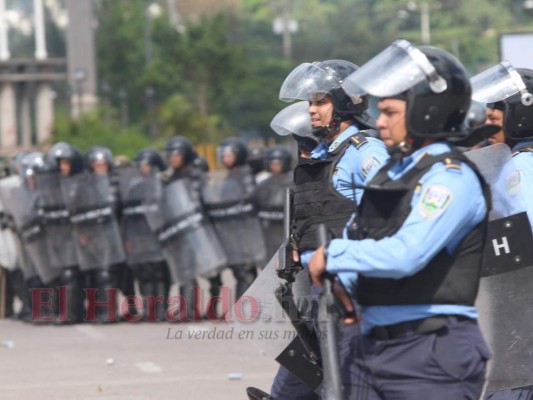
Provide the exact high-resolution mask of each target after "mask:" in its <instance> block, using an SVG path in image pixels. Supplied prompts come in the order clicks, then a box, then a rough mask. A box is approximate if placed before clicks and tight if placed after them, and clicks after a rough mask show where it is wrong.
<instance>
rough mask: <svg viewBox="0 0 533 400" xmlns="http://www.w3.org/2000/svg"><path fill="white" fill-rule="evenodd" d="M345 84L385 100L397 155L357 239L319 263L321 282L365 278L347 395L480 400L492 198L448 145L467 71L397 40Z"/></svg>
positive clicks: (383, 128)
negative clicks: (481, 314)
mask: <svg viewBox="0 0 533 400" xmlns="http://www.w3.org/2000/svg"><path fill="white" fill-rule="evenodd" d="M400 66H402V67H403V68H404V69H402V71H408V72H406V73H405V74H404V73H399V72H398V70H397V69H398V68H399V67H400ZM376 71H380V73H376ZM343 87H344V89H345V90H346V91H347V92H348V93H349V95H350V96H351V97H352V98H357V96H361V95H363V94H367V93H368V94H371V95H375V96H377V97H379V98H380V101H379V103H378V108H379V110H380V116H379V118H378V120H377V127H378V128H379V130H380V136H381V138H382V140H383V141H384V142H385V144H386V145H387V147H388V148H389V151H390V152H391V154H392V157H391V159H390V160H389V162H388V163H387V164H386V165H385V166H384V167H383V168H381V169H380V170H379V172H378V173H377V174H376V175H375V176H374V177H373V178H372V179H371V180H370V181H369V182H368V183H367V185H366V188H365V192H364V194H363V198H362V201H361V206H360V209H359V218H358V220H357V229H354V231H353V233H352V237H354V238H355V239H356V240H350V239H333V240H331V242H330V243H329V245H327V263H326V258H325V252H324V247H321V248H319V249H318V250H317V251H316V252H315V253H314V255H313V257H312V260H311V262H310V272H311V275H312V278H313V280H314V281H315V282H316V283H317V284H321V282H322V279H323V278H324V275H323V274H324V272H325V271H327V272H328V273H331V274H336V273H338V272H351V273H354V274H356V277H357V291H356V299H357V302H358V303H359V304H360V306H361V308H362V317H363V333H364V335H363V336H362V338H358V339H355V340H353V341H351V342H350V343H349V344H348V346H346V347H345V348H343V352H342V360H341V363H342V372H343V377H342V378H343V383H344V387H345V394H346V397H347V398H349V399H356V398H361V397H358V396H362V394H363V393H364V395H365V396H366V397H365V398H366V399H368V400H370V399H376V400H377V399H381V400H382V399H396V398H418V397H420V398H431V399H450V398H468V399H477V398H478V397H479V395H480V393H481V390H482V387H483V383H484V375H485V364H486V361H487V359H488V358H489V355H490V353H489V351H488V348H487V346H486V345H485V343H484V340H483V337H482V335H481V332H480V330H479V328H478V326H477V324H476V315H477V314H476V307H475V306H474V301H475V298H476V295H477V290H478V285H479V279H480V271H481V261H482V253H483V245H484V231H485V228H486V223H487V211H488V209H489V207H490V199H489V198H488V195H487V193H488V188H487V187H486V185H485V183H484V181H483V179H482V178H481V177H480V175H479V174H478V172H477V169H476V167H475V166H474V165H473V164H472V163H471V162H469V161H468V160H467V159H466V158H465V157H464V156H462V155H461V153H459V152H457V151H455V150H454V147H453V146H452V145H450V144H449V143H448V142H447V140H446V139H447V138H450V137H461V136H462V135H463V133H462V132H461V124H462V123H463V120H464V117H465V115H466V112H467V110H468V107H469V105H470V95H471V87H470V82H469V80H468V77H467V74H466V71H465V69H464V67H463V66H462V65H461V63H460V62H459V61H458V60H457V59H456V58H454V57H453V56H452V55H450V54H449V53H447V52H445V51H443V50H440V49H437V48H433V47H419V48H417V47H414V46H412V45H411V44H410V43H408V42H407V41H403V40H399V41H396V42H394V43H393V44H392V45H390V46H389V48H387V49H386V50H384V51H383V52H382V53H380V54H379V55H378V56H376V57H375V58H374V59H372V60H370V61H369V62H368V63H366V64H365V65H364V66H363V67H361V68H360V69H358V70H357V71H356V72H354V73H353V74H352V75H350V77H348V78H347V79H346V80H345V82H344V84H343ZM391 260H393V262H391Z"/></svg>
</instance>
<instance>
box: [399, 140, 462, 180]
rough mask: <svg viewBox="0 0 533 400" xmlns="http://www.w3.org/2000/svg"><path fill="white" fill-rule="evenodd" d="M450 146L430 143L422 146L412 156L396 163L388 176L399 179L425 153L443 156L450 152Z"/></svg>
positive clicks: (443, 143)
mask: <svg viewBox="0 0 533 400" xmlns="http://www.w3.org/2000/svg"><path fill="white" fill-rule="evenodd" d="M450 149H451V148H450V145H449V144H448V143H445V142H438V143H432V144H430V145H427V146H424V147H422V148H421V149H418V150H416V151H415V152H414V153H413V154H411V155H410V156H408V157H404V158H402V159H401V160H400V161H398V162H397V163H396V165H395V166H394V167H392V168H391V170H390V171H389V176H390V177H391V178H392V179H394V178H399V177H400V176H402V175H403V174H405V173H406V172H407V171H409V170H410V169H411V168H413V167H414V166H415V164H416V163H417V162H418V161H419V160H420V159H421V158H422V157H423V156H424V155H425V154H427V153H429V154H431V155H434V156H435V155H438V154H443V153H446V152H449V151H450Z"/></svg>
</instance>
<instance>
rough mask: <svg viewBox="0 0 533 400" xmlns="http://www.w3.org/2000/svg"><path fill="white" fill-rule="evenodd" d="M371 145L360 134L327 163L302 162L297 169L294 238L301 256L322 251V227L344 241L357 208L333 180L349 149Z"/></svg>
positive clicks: (346, 143)
mask: <svg viewBox="0 0 533 400" xmlns="http://www.w3.org/2000/svg"><path fill="white" fill-rule="evenodd" d="M367 142H368V141H367V139H366V137H365V135H364V134H363V133H361V132H358V133H356V134H354V135H353V136H351V137H350V138H348V139H346V140H345V141H344V142H342V143H341V144H340V145H339V146H338V147H337V148H336V149H335V151H334V152H332V153H329V154H328V158H327V159H326V160H302V161H300V163H299V164H298V165H297V166H296V168H295V169H294V190H293V207H294V212H293V224H292V238H293V240H294V242H296V243H297V246H298V250H299V251H300V252H302V251H306V250H315V249H316V248H317V247H318V238H317V228H318V225H319V224H325V225H326V227H327V230H328V232H329V234H330V236H331V237H332V238H338V237H342V230H343V229H344V227H345V226H346V223H347V222H348V220H349V219H350V217H351V216H352V214H353V213H354V212H355V211H356V210H357V205H356V203H355V200H353V201H352V200H350V199H347V198H346V197H344V196H343V195H341V194H340V193H339V192H337V191H336V190H335V189H334V188H333V185H332V177H333V174H334V173H335V167H336V166H337V163H338V162H339V160H340V159H341V158H342V156H343V155H344V153H345V152H346V149H347V148H348V146H350V145H354V146H356V147H357V148H359V147H361V146H363V145H365V144H366V143H367ZM354 190H355V188H354Z"/></svg>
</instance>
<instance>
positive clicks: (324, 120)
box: [272, 60, 389, 399]
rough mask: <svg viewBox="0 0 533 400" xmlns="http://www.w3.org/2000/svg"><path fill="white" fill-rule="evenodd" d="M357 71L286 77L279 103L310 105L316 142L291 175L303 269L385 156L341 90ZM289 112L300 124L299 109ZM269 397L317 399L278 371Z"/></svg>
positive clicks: (343, 68) (364, 100)
mask: <svg viewBox="0 0 533 400" xmlns="http://www.w3.org/2000/svg"><path fill="white" fill-rule="evenodd" d="M355 70H357V66H356V65H354V64H353V63H350V62H348V61H345V60H327V61H319V62H314V63H304V64H302V65H300V66H298V67H296V68H295V69H294V70H293V71H292V72H291V73H290V74H289V76H288V77H287V78H286V79H285V81H284V82H283V85H282V87H281V89H280V99H282V100H285V101H292V100H296V99H299V100H306V101H308V104H307V107H306V111H307V113H308V116H307V117H308V118H310V125H311V129H312V136H314V137H315V138H316V139H317V140H318V141H319V143H318V145H317V146H316V147H315V148H314V149H313V150H312V151H311V154H310V157H309V159H305V158H302V157H300V159H299V163H298V165H297V167H296V168H295V171H294V204H295V206H294V222H293V226H294V229H293V232H292V238H293V240H294V242H295V244H296V245H297V247H298V251H299V257H300V259H301V262H302V264H303V265H304V266H306V265H307V263H308V261H309V258H310V256H311V254H312V253H313V251H314V250H315V249H316V248H317V247H318V243H317V230H316V229H317V226H318V225H319V224H321V223H324V224H325V225H326V226H327V229H328V231H329V232H331V233H332V234H333V235H334V237H340V236H341V232H342V230H343V228H344V226H345V225H346V223H347V222H348V220H349V219H350V218H351V217H352V214H353V213H354V212H356V209H357V204H358V202H359V200H360V199H361V196H362V193H363V192H362V189H361V187H362V186H363V185H364V184H365V182H366V181H367V179H369V178H371V177H372V176H373V175H374V174H375V173H376V172H377V171H378V169H379V168H380V167H381V166H382V165H384V164H385V162H386V161H387V159H388V157H389V156H388V154H387V151H386V149H385V146H384V144H383V142H381V141H380V140H378V139H376V138H374V137H372V135H371V134H370V133H371V130H372V128H373V127H374V126H373V120H372V118H371V117H370V116H369V114H368V113H367V112H366V110H367V109H368V97H367V96H362V97H359V98H357V99H355V101H354V100H352V99H351V98H349V97H348V95H347V94H346V93H345V92H344V90H343V89H342V86H341V85H342V83H343V82H344V80H345V79H346V77H347V76H348V75H349V74H350V73H352V72H354V71H355ZM297 105H298V103H296V104H294V107H298V106H297ZM291 107H292V106H291ZM291 114H292V115H293V118H295V120H296V121H299V120H300V118H299V117H298V112H297V110H295V111H294V112H292V113H291ZM289 116H290V115H289ZM288 125H289V126H291V127H292V128H289V131H290V130H292V131H293V132H294V133H295V135H296V136H297V137H298V140H299V141H300V142H302V141H303V140H305V139H302V138H306V137H308V135H307V133H305V132H304V133H302V132H299V130H300V129H301V128H300V125H299V124H297V126H295V124H294V123H289V124H288ZM303 144H304V145H306V144H308V143H305V142H304V143H303ZM300 147H301V144H300ZM349 284H350V282H346V285H349ZM313 292H316V290H314V289H313ZM272 397H273V398H274V399H286V398H287V399H288V398H294V397H298V398H309V399H313V398H316V395H315V394H314V393H313V392H312V391H311V390H310V389H309V388H307V387H306V386H305V385H303V384H302V383H301V382H300V381H299V380H298V379H297V378H296V377H295V376H294V375H292V374H290V373H289V372H288V371H287V370H286V369H285V368H284V367H281V368H280V370H279V372H278V375H277V376H276V379H275V381H274V384H273V387H272Z"/></svg>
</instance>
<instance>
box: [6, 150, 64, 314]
mask: <svg viewBox="0 0 533 400" xmlns="http://www.w3.org/2000/svg"><path fill="white" fill-rule="evenodd" d="M45 168H46V166H45V162H44V158H43V154H42V153H39V152H32V153H28V154H26V155H25V156H24V157H23V158H22V159H21V164H20V178H21V179H20V180H18V179H17V177H13V178H14V180H12V181H11V182H10V183H7V182H6V183H7V184H6V186H4V185H2V186H3V187H2V199H3V202H4V204H5V205H6V207H7V209H8V211H9V212H10V213H11V215H12V216H13V221H14V225H15V227H16V231H17V235H18V236H19V240H20V244H21V250H22V252H21V253H22V254H21V255H22V257H21V258H22V268H23V271H24V275H25V278H26V281H27V286H28V287H29V288H31V289H36V290H37V292H36V294H38V296H39V298H40V299H42V298H43V297H44V295H46V294H48V295H49V299H48V301H50V306H45V307H40V304H38V305H37V306H38V308H32V310H31V314H32V315H31V320H32V321H34V322H52V321H53V320H54V317H55V314H56V311H57V306H58V302H57V291H56V286H57V284H58V281H57V279H58V277H59V270H57V269H55V268H53V267H52V266H51V264H50V258H49V256H48V249H47V243H46V237H45V232H44V229H43V220H42V218H41V217H40V215H39V194H38V191H37V185H36V181H35V175H36V173H37V172H38V171H41V170H43V169H45ZM10 179H11V178H10ZM44 301H46V300H44Z"/></svg>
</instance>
